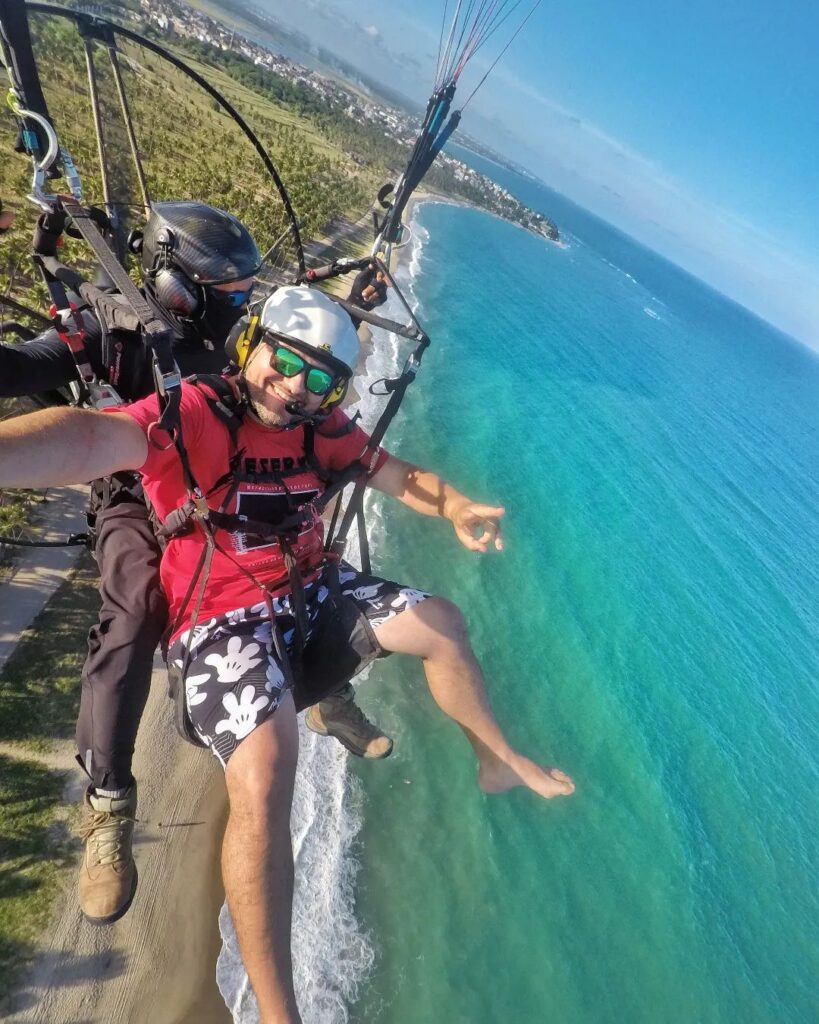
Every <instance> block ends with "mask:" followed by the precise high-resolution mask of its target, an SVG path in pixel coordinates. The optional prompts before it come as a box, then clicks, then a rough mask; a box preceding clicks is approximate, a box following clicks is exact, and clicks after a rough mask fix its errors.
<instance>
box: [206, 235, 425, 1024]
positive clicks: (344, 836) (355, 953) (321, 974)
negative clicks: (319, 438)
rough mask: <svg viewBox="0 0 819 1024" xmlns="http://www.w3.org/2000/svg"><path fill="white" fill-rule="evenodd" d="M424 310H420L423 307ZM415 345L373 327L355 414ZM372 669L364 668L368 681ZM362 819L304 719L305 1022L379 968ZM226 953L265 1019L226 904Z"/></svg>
mask: <svg viewBox="0 0 819 1024" xmlns="http://www.w3.org/2000/svg"><path fill="white" fill-rule="evenodd" d="M412 230H413V237H412V241H411V242H410V243H409V246H410V255H409V259H408V260H407V261H406V263H403V264H402V266H401V268H400V269H399V270H398V271H397V273H396V279H397V281H398V283H399V286H400V288H401V290H402V292H403V293H404V294H405V296H406V297H407V300H408V301H409V302H410V305H411V306H412V307H413V308H415V306H416V305H417V301H416V298H415V295H414V292H413V288H412V282H413V280H414V278H415V276H416V275H417V273H418V272H419V270H420V268H421V265H422V249H423V245H424V242H425V241H426V240H427V239H428V237H429V236H428V234H427V232H426V231H425V230H424V229H423V228H422V227H421V226H420V225H418V224H417V223H416V224H414V225H413V229H412ZM384 312H385V315H387V316H391V317H394V318H395V319H398V320H402V321H406V311H405V310H404V309H403V307H402V306H401V303H400V302H399V301H398V300H397V299H396V298H395V296H394V295H391V297H390V300H389V303H388V304H387V305H386V306H385V307H384ZM416 315H417V312H416ZM407 344H408V343H407V342H406V341H403V340H402V339H400V338H398V337H396V336H395V335H393V334H390V333H388V332H385V331H381V330H378V329H375V328H374V329H373V351H372V353H371V354H370V356H369V357H368V359H367V364H366V367H365V379H364V380H362V381H361V382H360V387H359V390H360V391H361V392H362V397H361V399H360V401H359V402H358V403H357V404H356V406H354V407H353V409H352V410H351V411H357V412H359V413H360V414H361V424H362V426H363V427H364V429H365V430H367V429H372V427H373V426H374V425H375V423H376V421H377V419H378V416H379V414H380V411H381V409H382V408H383V405H384V398H383V397H381V398H379V397H378V396H377V395H371V394H370V393H369V391H368V385H369V384H370V383H372V382H373V381H375V380H377V379H378V378H381V377H394V376H396V375H397V374H398V372H399V371H400V369H401V367H402V366H403V362H404V359H405V357H406V354H407ZM381 501H382V498H381V496H380V495H379V494H378V493H377V492H375V491H368V492H367V496H366V501H365V509H366V512H367V522H368V526H369V531H368V532H369V539H370V545H371V549H372V551H373V553H374V554H377V552H378V550H379V548H380V547H381V546H382V544H383V541H384V524H383V516H382V505H381ZM357 551H358V538H357V536H356V534H355V530H354V529H353V530H352V531H351V532H350V540H349V543H348V549H347V552H346V557H348V558H349V560H350V561H352V562H353V563H354V564H355V563H356V562H357V557H356V553H357ZM364 675H366V672H365V673H362V677H361V678H363V677H364ZM362 824H363V793H362V791H361V787H360V784H359V783H358V782H357V780H356V779H355V778H354V777H353V776H352V775H351V774H350V772H349V770H348V767H347V754H346V753H345V751H344V750H343V748H342V747H341V746H340V745H339V744H338V743H335V742H332V741H328V740H325V739H322V738H321V737H319V736H316V735H315V734H314V733H311V732H310V731H309V730H308V729H307V728H306V727H305V725H304V722H303V721H299V765H298V770H297V773H296V785H295V792H294V795H293V812H292V815H291V819H290V833H291V836H292V840H293V851H294V856H295V874H296V878H295V889H294V893H293V971H294V978H295V985H296V996H297V999H298V1004H299V1010H300V1012H301V1016H302V1019H303V1020H304V1022H305V1024H346V1022H347V1020H348V1019H349V1006H350V1005H351V1004H352V1003H354V1002H355V1000H356V999H357V997H358V992H359V989H360V987H361V985H362V984H363V983H364V982H365V981H366V979H367V977H368V976H369V973H370V971H371V969H372V966H373V962H374V959H375V954H374V950H373V945H372V943H371V941H370V937H369V936H368V935H367V934H366V932H364V930H363V929H362V927H361V925H360V924H359V922H358V921H357V920H356V917H355V910H354V908H355V883H356V878H357V875H358V871H359V863H358V861H357V859H356V857H355V852H354V845H355V839H356V836H357V835H358V833H359V831H360V829H361V826H362ZM219 930H220V932H221V934H222V951H221V953H220V954H219V959H218V961H217V964H216V982H217V984H218V986H219V991H220V992H221V993H222V997H223V998H224V1000H225V1003H226V1004H227V1006H228V1009H229V1010H230V1012H231V1014H232V1015H233V1020H234V1022H235V1024H258V1021H259V1012H258V1009H257V1006H256V1000H255V997H254V995H253V992H252V990H251V988H250V984H249V982H248V978H247V974H246V972H245V969H244V965H243V963H242V958H241V955H240V953H239V948H238V943H237V939H236V932H235V931H234V928H233V922H232V921H231V919H230V913H229V911H228V909H227V906H223V907H222V912H221V914H220V915H219Z"/></svg>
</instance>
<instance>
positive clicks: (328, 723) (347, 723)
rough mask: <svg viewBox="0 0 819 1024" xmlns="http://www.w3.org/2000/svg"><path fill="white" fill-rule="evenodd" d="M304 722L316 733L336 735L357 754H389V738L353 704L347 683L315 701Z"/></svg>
mask: <svg viewBox="0 0 819 1024" xmlns="http://www.w3.org/2000/svg"><path fill="white" fill-rule="evenodd" d="M304 724H305V725H306V726H307V728H308V729H310V730H311V731H312V732H317V733H318V734H319V736H335V738H336V739H337V740H338V742H339V743H340V744H341V745H342V746H343V747H346V748H347V749H348V750H349V751H350V753H351V754H355V755H356V757H366V758H370V759H372V760H377V759H379V758H382V757H389V756H390V754H391V753H392V740H391V739H390V738H389V736H386V735H385V734H384V733H383V732H382V731H381V729H379V728H378V726H377V725H375V724H374V723H373V722H371V721H370V720H369V719H368V718H367V716H366V715H365V714H364V712H363V711H362V710H361V708H360V707H359V706H358V705H357V704H356V702H355V697H354V694H353V688H352V686H350V684H349V683H348V684H347V686H345V687H344V689H343V690H339V692H338V693H334V694H331V695H330V696H329V697H326V698H325V699H324V700H322V701H320V702H319V703H318V704H314V705H313V706H312V707H311V708H310V710H309V711H308V712H307V714H306V715H305V716H304Z"/></svg>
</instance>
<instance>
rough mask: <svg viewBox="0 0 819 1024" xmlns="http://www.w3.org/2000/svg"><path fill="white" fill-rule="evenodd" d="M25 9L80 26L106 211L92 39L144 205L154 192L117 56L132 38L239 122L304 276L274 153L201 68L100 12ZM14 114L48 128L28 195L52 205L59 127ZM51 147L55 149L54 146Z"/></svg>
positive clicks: (32, 5) (44, 6) (42, 6)
mask: <svg viewBox="0 0 819 1024" xmlns="http://www.w3.org/2000/svg"><path fill="white" fill-rule="evenodd" d="M25 8H26V11H27V12H29V13H33V14H44V15H51V16H54V17H58V18H66V19H68V20H70V21H73V22H74V23H75V24H76V26H77V30H78V32H79V34H80V36H81V37H82V39H83V40H84V44H85V53H86V64H87V68H88V82H89V93H90V97H91V104H92V108H93V112H94V122H95V130H96V134H97V143H98V148H99V153H100V166H101V176H102V182H103V195H104V201H105V203H106V206H107V207H108V209H107V211H106V212H109V213H110V205H109V202H108V200H109V189H108V178H107V169H106V165H105V157H104V143H103V139H104V134H103V129H102V123H101V118H100V111H99V102H98V98H97V88H96V74H95V70H94V60H93V51H92V48H91V43H92V42H93V41H97V42H99V43H101V44H102V45H104V46H106V47H107V49H108V55H109V59H110V61H111V68H112V72H113V76H114V81H115V84H116V87H117V92H118V95H119V101H120V105H121V108H122V115H123V119H124V122H125V125H126V129H127V132H128V138H129V143H130V148H131V157H132V159H133V162H134V166H135V170H136V174H137V179H138V181H139V184H140V189H141V191H142V199H143V203H144V205H145V206H146V207H150V193H149V191H148V185H147V181H146V178H145V173H144V169H143V167H142V162H141V160H140V157H139V149H138V145H137V141H136V136H135V134H134V129H133V122H132V120H131V115H130V110H129V108H128V100H127V94H126V91H125V88H124V83H123V82H122V76H121V73H120V69H119V63H118V59H117V53H118V50H117V45H116V44H117V37H118V36H121V37H122V38H123V39H127V40H129V41H130V42H132V43H135V44H137V45H138V46H142V47H144V48H145V49H146V50H149V51H150V52H151V53H154V54H156V55H157V56H158V57H160V58H161V59H163V60H166V61H168V63H169V64H171V65H172V66H173V67H175V68H176V69H177V70H178V71H181V72H182V73H183V74H185V75H187V76H188V78H190V79H191V80H192V81H193V82H195V83H196V84H197V85H198V86H199V87H200V88H201V89H203V90H204V91H205V92H206V93H207V94H208V96H210V98H211V99H212V100H214V101H215V102H216V103H218V104H219V106H220V107H221V108H222V109H223V110H224V111H225V112H226V113H227V114H228V115H229V116H230V117H231V118H232V120H233V121H234V122H235V123H236V125H237V126H238V127H239V129H240V130H241V131H242V133H243V134H244V136H245V137H246V138H247V139H248V141H249V142H250V144H251V145H252V146H253V148H254V149H255V150H256V152H257V154H258V155H259V158H260V159H261V161H262V163H263V165H264V167H265V170H266V171H267V172H268V174H269V175H270V177H271V179H272V180H273V183H274V185H275V187H276V191H277V192H278V194H279V197H280V198H281V201H282V204H283V206H284V209H285V212H286V214H287V219H288V232H289V233H290V235H291V236H292V241H293V246H294V250H295V258H296V263H297V266H298V274H299V275H302V274H304V272H305V263H304V248H303V245H302V239H301V233H300V230H299V222H298V218H297V217H296V214H295V212H294V210H293V206H292V203H291V201H290V196H289V194H288V192H287V189H286V187H285V185H284V182H283V181H282V179H281V176H280V174H279V172H278V170H277V168H276V166H275V164H274V163H273V160H272V159H271V157H270V154H269V153H268V152H267V150H266V149H265V147H264V146H263V145H262V143H261V141H260V140H259V138H258V136H257V135H256V133H255V132H254V131H253V129H252V128H251V127H250V126H249V125H248V124H247V122H246V121H245V119H244V118H243V117H242V115H241V114H240V113H239V111H238V110H237V109H236V108H235V107H234V106H233V104H232V103H231V102H230V101H229V100H228V99H227V98H226V97H225V96H223V95H222V93H221V92H219V90H218V89H216V88H215V87H214V86H213V85H211V84H210V82H208V80H207V79H206V78H203V76H202V75H200V74H199V73H198V72H197V71H195V70H194V69H193V68H192V67H190V66H189V65H188V64H186V63H185V61H183V60H181V59H180V58H179V57H177V56H176V54H174V53H172V52H171V51H170V50H167V49H166V48H165V47H163V46H160V45H159V44H158V43H155V42H154V41H153V40H152V39H149V38H147V37H146V36H143V35H140V33H138V32H134V31H133V30H132V29H129V28H126V27H125V26H123V25H118V24H117V23H115V22H112V21H108V20H107V19H105V18H100V17H99V16H98V15H95V14H89V13H87V12H85V11H81V10H71V9H70V8H67V7H61V6H59V5H58V4H50V3H40V2H38V0H32V2H27V3H26V4H25ZM20 99H22V98H20ZM15 113H16V114H17V115H18V116H19V117H21V118H31V119H33V120H34V121H36V122H37V123H38V124H39V125H40V127H41V128H42V129H43V130H44V131H45V132H46V135H47V138H48V141H49V149H48V152H47V153H46V154H45V155H44V156H42V157H41V158H40V159H39V160H35V170H34V180H33V182H32V194H31V196H30V198H31V199H33V200H34V201H35V202H37V203H38V205H40V206H44V202H43V201H45V202H46V203H48V202H49V201H50V199H51V197H50V196H49V195H48V194H47V193H46V192H45V188H44V183H45V176H46V173H47V170H48V168H49V167H50V166H51V165H52V163H53V162H54V160H55V158H56V157H57V155H58V154H59V156H60V157H61V158H63V163H64V164H65V159H64V157H65V156H66V155H67V154H65V151H61V150H59V144H58V142H57V136H56V133H55V129H54V127H53V125H52V124H51V123H50V120H49V119H48V118H45V117H43V116H42V114H40V113H38V112H36V111H32V110H28V109H26V108H25V107H23V106H21V107H20V109H17V110H15ZM53 147H56V149H54V148H53ZM65 169H66V180H68V182H69V186H72V192H73V193H74V196H75V198H76V199H77V200H78V201H81V193H80V195H78V194H77V192H76V191H75V189H74V187H73V185H72V182H71V178H70V173H71V167H66V168H65ZM146 212H147V211H146ZM278 241H279V243H280V242H281V239H279V240H278Z"/></svg>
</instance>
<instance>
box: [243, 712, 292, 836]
mask: <svg viewBox="0 0 819 1024" xmlns="http://www.w3.org/2000/svg"><path fill="white" fill-rule="evenodd" d="M277 718H278V721H276V719H277ZM297 760H298V729H297V726H296V715H295V710H294V708H293V702H292V699H289V706H285V707H282V706H280V707H279V708H277V709H276V711H275V712H274V713H273V715H271V717H270V718H268V719H267V720H266V721H265V722H263V723H262V724H261V725H260V726H258V727H257V728H256V729H254V731H253V732H252V733H251V734H250V735H249V736H247V737H245V739H244V740H242V742H241V743H240V744H239V746H238V747H237V748H236V750H235V751H234V753H233V756H232V757H231V758H230V760H229V761H228V763H227V766H226V768H225V783H226V786H227V791H228V798H229V800H230V811H231V815H237V816H239V817H241V818H242V819H243V820H245V821H247V822H248V824H250V823H252V822H257V823H260V824H263V823H265V822H270V821H273V820H275V819H278V818H281V817H282V816H283V815H286V816H287V820H288V821H289V814H290V802H291V798H292V793H293V781H294V778H295V773H296V762H297Z"/></svg>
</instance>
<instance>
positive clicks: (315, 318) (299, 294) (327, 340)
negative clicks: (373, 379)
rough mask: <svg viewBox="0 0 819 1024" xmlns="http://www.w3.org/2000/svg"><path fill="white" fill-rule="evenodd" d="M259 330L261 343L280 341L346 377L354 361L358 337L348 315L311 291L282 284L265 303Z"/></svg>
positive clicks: (317, 292)
mask: <svg viewBox="0 0 819 1024" xmlns="http://www.w3.org/2000/svg"><path fill="white" fill-rule="evenodd" d="M259 327H260V328H261V331H262V337H261V340H262V341H266V342H268V343H271V342H275V341H276V340H278V341H283V342H284V343H285V344H286V345H292V346H293V348H295V349H298V350H299V351H301V352H303V353H304V354H305V355H309V356H313V357H314V358H317V359H320V360H321V361H322V362H325V363H327V365H328V366H329V367H330V369H332V370H334V371H335V372H336V373H339V374H341V375H343V376H344V377H346V378H348V379H349V378H350V377H352V375H353V373H354V372H355V368H356V363H357V362H358V335H357V334H356V331H355V328H354V327H353V322H352V320H351V319H350V314H349V313H348V312H347V311H346V310H345V309H343V308H342V307H341V306H339V305H338V303H336V302H333V300H332V299H331V298H329V297H328V296H327V295H325V294H324V292H320V291H318V290H316V289H315V288H308V287H307V286H306V285H285V286H283V287H282V288H277V289H276V291H275V292H273V294H272V295H271V296H270V298H269V299H268V300H267V301H266V302H265V304H264V306H263V308H262V312H261V316H260V317H259Z"/></svg>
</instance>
